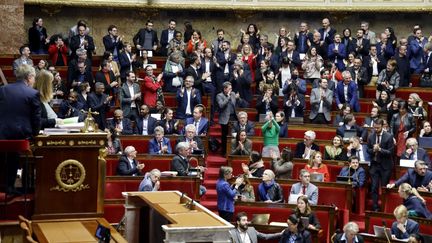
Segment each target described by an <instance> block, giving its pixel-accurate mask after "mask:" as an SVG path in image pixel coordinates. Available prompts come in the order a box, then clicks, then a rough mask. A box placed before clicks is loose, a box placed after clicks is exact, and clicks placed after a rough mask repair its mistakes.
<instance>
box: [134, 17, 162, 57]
mask: <svg viewBox="0 0 432 243" xmlns="http://www.w3.org/2000/svg"><path fill="white" fill-rule="evenodd" d="M133 43H134V44H135V47H136V49H137V50H138V51H142V50H147V51H156V49H157V46H158V43H159V41H158V37H157V33H156V31H155V30H153V21H151V20H147V23H146V27H145V28H142V29H140V30H139V31H138V33H136V34H135V36H134V37H133Z"/></svg>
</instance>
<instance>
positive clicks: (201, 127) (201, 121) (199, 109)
mask: <svg viewBox="0 0 432 243" xmlns="http://www.w3.org/2000/svg"><path fill="white" fill-rule="evenodd" d="M203 113H204V106H203V105H201V104H198V105H196V106H195V108H194V110H193V117H188V118H186V125H189V124H193V125H194V126H195V128H196V135H198V136H206V135H207V132H208V128H209V121H208V119H207V118H205V117H203Z"/></svg>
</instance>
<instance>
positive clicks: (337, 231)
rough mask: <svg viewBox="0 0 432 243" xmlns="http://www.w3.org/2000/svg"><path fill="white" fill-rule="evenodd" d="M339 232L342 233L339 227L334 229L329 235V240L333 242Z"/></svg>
mask: <svg viewBox="0 0 432 243" xmlns="http://www.w3.org/2000/svg"><path fill="white" fill-rule="evenodd" d="M340 233H342V230H340V229H336V231H335V232H334V233H333V235H332V236H331V237H330V241H331V243H334V238H335V237H336V236H337V235H338V234H340Z"/></svg>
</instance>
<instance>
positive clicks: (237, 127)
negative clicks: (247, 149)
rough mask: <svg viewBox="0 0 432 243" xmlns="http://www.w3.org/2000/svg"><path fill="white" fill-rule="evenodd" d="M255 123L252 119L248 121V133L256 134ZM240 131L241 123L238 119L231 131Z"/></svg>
mask: <svg viewBox="0 0 432 243" xmlns="http://www.w3.org/2000/svg"><path fill="white" fill-rule="evenodd" d="M254 127H255V124H254V123H253V122H251V121H247V122H246V125H245V130H246V135H248V136H255V129H254ZM238 132H240V123H239V122H238V121H235V122H233V124H232V126H231V133H238Z"/></svg>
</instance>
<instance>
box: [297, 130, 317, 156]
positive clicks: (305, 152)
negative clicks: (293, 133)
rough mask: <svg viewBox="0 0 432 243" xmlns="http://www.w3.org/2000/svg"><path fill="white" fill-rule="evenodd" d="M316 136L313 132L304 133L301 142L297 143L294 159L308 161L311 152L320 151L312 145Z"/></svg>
mask: <svg viewBox="0 0 432 243" xmlns="http://www.w3.org/2000/svg"><path fill="white" fill-rule="evenodd" d="M315 138H316V134H315V132H314V131H311V130H309V131H306V132H305V134H304V139H303V142H299V143H297V145H296V149H295V156H294V157H295V158H303V159H309V157H310V155H311V154H312V152H313V151H320V148H319V146H318V145H316V144H315V143H314V141H315Z"/></svg>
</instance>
